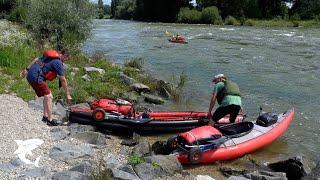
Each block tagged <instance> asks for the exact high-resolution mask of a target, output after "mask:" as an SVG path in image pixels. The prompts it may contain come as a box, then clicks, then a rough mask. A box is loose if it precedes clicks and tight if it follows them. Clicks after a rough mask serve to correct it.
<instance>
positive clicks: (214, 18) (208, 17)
mask: <svg viewBox="0 0 320 180" xmlns="http://www.w3.org/2000/svg"><path fill="white" fill-rule="evenodd" d="M201 18H202V22H203V23H206V24H215V25H220V24H222V18H221V16H220V14H219V10H218V8H217V7H215V6H211V7H207V8H205V9H204V10H202V12H201Z"/></svg>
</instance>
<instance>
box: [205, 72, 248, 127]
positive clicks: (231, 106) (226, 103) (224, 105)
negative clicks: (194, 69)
mask: <svg viewBox="0 0 320 180" xmlns="http://www.w3.org/2000/svg"><path fill="white" fill-rule="evenodd" d="M212 82H213V83H215V87H214V90H213V94H212V97H211V101H210V105H209V111H208V118H209V124H214V123H216V122H217V121H218V120H219V119H221V118H223V117H224V116H225V115H227V114H230V119H229V121H230V123H234V122H235V120H236V118H237V115H238V113H239V112H240V110H241V111H242V108H241V95H240V90H239V86H238V85H237V84H236V83H234V82H232V81H230V80H227V78H226V76H225V75H223V74H218V75H216V76H214V79H213V80H212ZM216 101H218V104H219V107H218V108H217V109H216V110H215V112H214V113H213V115H212V109H213V107H214V105H215V103H216Z"/></svg>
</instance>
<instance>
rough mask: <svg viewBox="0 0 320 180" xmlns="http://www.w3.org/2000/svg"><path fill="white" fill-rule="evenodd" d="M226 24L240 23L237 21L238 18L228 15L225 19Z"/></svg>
mask: <svg viewBox="0 0 320 180" xmlns="http://www.w3.org/2000/svg"><path fill="white" fill-rule="evenodd" d="M224 24H225V25H234V26H235V25H239V22H238V21H237V19H236V18H234V17H233V16H228V17H226V19H225V20H224Z"/></svg>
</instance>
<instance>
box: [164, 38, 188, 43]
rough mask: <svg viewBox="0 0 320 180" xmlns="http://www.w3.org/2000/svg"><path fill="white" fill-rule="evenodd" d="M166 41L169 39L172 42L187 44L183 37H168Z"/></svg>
mask: <svg viewBox="0 0 320 180" xmlns="http://www.w3.org/2000/svg"><path fill="white" fill-rule="evenodd" d="M168 41H170V42H172V43H180V44H188V42H187V41H186V39H185V38H179V39H176V38H170V39H168Z"/></svg>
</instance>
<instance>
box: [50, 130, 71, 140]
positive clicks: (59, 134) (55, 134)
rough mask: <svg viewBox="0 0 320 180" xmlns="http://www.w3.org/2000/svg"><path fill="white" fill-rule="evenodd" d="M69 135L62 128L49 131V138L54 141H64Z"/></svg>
mask: <svg viewBox="0 0 320 180" xmlns="http://www.w3.org/2000/svg"><path fill="white" fill-rule="evenodd" d="M69 134H70V132H69V131H67V130H66V129H64V128H62V127H54V128H52V129H50V136H51V138H52V139H53V140H55V141H59V140H62V139H65V138H66V137H67V136H68V135H69Z"/></svg>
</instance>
